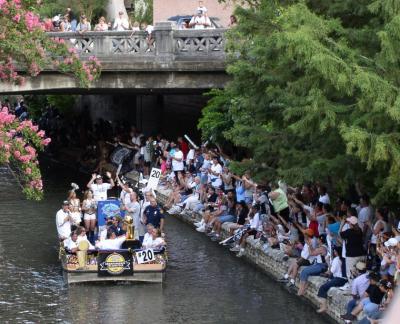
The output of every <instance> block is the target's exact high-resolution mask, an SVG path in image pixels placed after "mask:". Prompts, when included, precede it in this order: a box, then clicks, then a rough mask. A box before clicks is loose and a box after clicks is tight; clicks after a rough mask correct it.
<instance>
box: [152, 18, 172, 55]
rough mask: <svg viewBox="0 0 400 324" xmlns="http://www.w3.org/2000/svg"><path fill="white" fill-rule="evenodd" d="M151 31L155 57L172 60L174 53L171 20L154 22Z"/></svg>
mask: <svg viewBox="0 0 400 324" xmlns="http://www.w3.org/2000/svg"><path fill="white" fill-rule="evenodd" d="M153 33H154V39H155V46H156V49H155V50H156V58H157V59H160V60H162V61H168V60H172V59H173V55H174V37H173V34H172V22H170V21H163V22H158V23H156V25H155V26H154V31H153Z"/></svg>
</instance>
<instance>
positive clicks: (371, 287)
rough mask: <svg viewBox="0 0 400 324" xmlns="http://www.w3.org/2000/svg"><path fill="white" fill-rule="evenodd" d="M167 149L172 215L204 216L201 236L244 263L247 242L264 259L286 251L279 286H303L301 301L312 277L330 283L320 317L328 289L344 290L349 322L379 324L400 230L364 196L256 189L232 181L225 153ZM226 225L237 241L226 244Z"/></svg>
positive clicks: (249, 182) (245, 179) (321, 189)
mask: <svg viewBox="0 0 400 324" xmlns="http://www.w3.org/2000/svg"><path fill="white" fill-rule="evenodd" d="M149 142H150V141H149ZM160 144H161V142H160V143H159V142H157V144H156V145H160ZM165 145H166V146H165ZM161 148H162V150H161V152H163V153H162V154H161V157H162V158H161V159H160V160H158V161H156V162H155V165H157V164H160V166H161V165H162V164H165V167H163V174H164V178H163V180H162V183H161V186H163V187H164V188H169V189H171V194H170V196H169V199H168V201H167V202H166V204H165V206H164V208H166V210H167V211H168V213H169V214H177V213H181V214H187V215H193V213H194V212H197V213H200V214H201V215H202V219H201V221H199V222H197V223H195V225H196V227H197V231H198V232H202V233H206V235H208V236H209V237H210V238H211V240H213V241H219V242H220V243H222V244H224V245H228V246H230V250H231V251H232V252H235V253H237V254H236V255H237V256H238V257H241V256H243V255H244V254H245V247H246V243H247V239H248V237H251V238H252V239H253V240H255V241H256V244H259V246H260V248H262V249H263V250H264V251H265V252H266V251H268V250H269V249H279V250H281V251H282V252H283V253H284V254H285V260H287V261H288V269H287V273H286V274H285V275H284V277H283V278H281V279H280V280H279V281H281V282H284V283H286V284H287V285H288V286H289V287H292V288H293V289H295V287H296V285H295V282H296V280H299V285H298V286H299V288H298V291H297V294H298V295H299V296H301V295H304V294H305V293H306V292H307V287H308V279H309V277H310V276H322V277H326V282H325V283H324V284H323V285H322V286H321V287H320V288H319V291H318V297H319V298H320V307H319V309H318V312H319V313H323V312H326V311H327V310H328V303H327V298H328V293H329V289H330V288H332V287H341V288H340V289H342V290H343V291H344V292H346V291H347V292H348V293H349V294H351V295H352V296H353V299H352V300H351V302H350V303H349V305H348V307H347V313H346V314H343V315H342V318H343V319H344V320H345V321H348V322H352V321H355V320H356V319H357V316H360V318H361V320H360V323H379V319H381V318H382V314H383V313H384V311H385V309H386V308H387V307H388V305H389V304H390V302H391V299H392V296H393V290H394V289H395V288H396V286H397V284H398V282H399V274H400V244H399V242H400V223H399V222H398V220H396V219H393V217H389V216H391V215H390V213H389V210H388V209H386V208H379V207H378V208H374V207H373V206H372V205H371V203H370V199H369V197H368V195H366V194H363V193H362V192H359V200H358V201H349V200H348V199H346V198H337V199H335V200H333V199H332V198H331V196H330V194H329V193H328V190H327V188H326V187H325V186H324V185H322V184H321V183H307V184H304V185H303V186H301V187H290V186H288V185H286V184H285V183H283V182H277V183H275V182H265V183H257V182H255V181H254V180H253V179H252V174H251V172H250V171H246V172H245V173H244V174H243V175H241V176H239V175H235V174H234V173H232V172H231V170H230V168H229V165H230V163H229V162H230V161H229V157H228V156H226V155H225V154H224V153H223V152H222V151H221V149H220V148H216V149H212V150H210V149H207V148H206V147H204V146H203V147H201V148H197V149H196V148H195V147H193V146H190V145H188V144H187V143H185V141H184V140H183V139H182V138H179V139H178V140H177V141H176V143H174V142H171V143H166V144H165V143H163V144H161ZM160 161H161V163H160ZM222 224H224V227H225V228H226V229H227V230H228V231H230V235H231V236H230V237H229V238H228V239H226V240H224V241H221V240H222V238H221V229H222Z"/></svg>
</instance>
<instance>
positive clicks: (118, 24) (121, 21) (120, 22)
mask: <svg viewBox="0 0 400 324" xmlns="http://www.w3.org/2000/svg"><path fill="white" fill-rule="evenodd" d="M112 29H113V30H116V31H124V30H129V22H128V19H127V18H125V17H124V13H123V12H122V11H120V12H118V17H117V18H115V21H114V24H113V28H112Z"/></svg>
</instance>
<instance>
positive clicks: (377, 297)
mask: <svg viewBox="0 0 400 324" xmlns="http://www.w3.org/2000/svg"><path fill="white" fill-rule="evenodd" d="M346 251H347V250H346ZM366 292H367V294H368V297H369V299H370V301H371V303H374V304H378V305H379V304H380V303H381V301H382V298H383V296H385V293H384V292H382V291H381V290H380V289H379V287H378V286H377V285H369V286H368V288H367V290H366Z"/></svg>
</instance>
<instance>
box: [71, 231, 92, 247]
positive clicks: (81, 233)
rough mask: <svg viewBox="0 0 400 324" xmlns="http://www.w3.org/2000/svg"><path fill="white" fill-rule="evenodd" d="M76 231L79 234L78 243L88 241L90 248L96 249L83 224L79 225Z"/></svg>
mask: <svg viewBox="0 0 400 324" xmlns="http://www.w3.org/2000/svg"><path fill="white" fill-rule="evenodd" d="M75 232H76V234H77V235H78V244H79V243H80V242H82V241H87V242H88V243H89V250H94V249H95V247H94V246H93V245H92V244H91V243H90V241H89V239H88V237H87V235H86V230H85V228H84V227H83V226H78V228H77V229H76V230H75Z"/></svg>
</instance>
